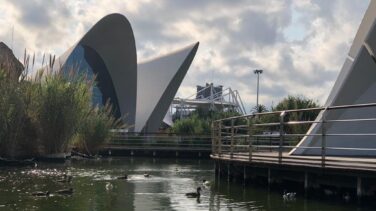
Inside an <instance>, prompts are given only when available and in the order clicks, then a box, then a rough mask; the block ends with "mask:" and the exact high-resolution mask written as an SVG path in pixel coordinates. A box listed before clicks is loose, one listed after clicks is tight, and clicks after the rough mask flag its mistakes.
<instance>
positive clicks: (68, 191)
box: [56, 188, 73, 195]
mask: <svg viewBox="0 0 376 211" xmlns="http://www.w3.org/2000/svg"><path fill="white" fill-rule="evenodd" d="M56 193H57V194H60V195H72V194H73V188H68V189H61V190H58V191H56Z"/></svg>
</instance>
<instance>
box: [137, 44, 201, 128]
mask: <svg viewBox="0 0 376 211" xmlns="http://www.w3.org/2000/svg"><path fill="white" fill-rule="evenodd" d="M198 45H199V43H195V44H192V45H190V46H188V47H185V48H183V49H181V50H178V51H176V52H173V53H170V54H168V55H166V56H163V57H159V58H155V59H153V60H150V61H147V62H144V63H141V64H139V65H138V78H137V109H136V125H135V130H136V131H142V130H143V129H144V127H145V130H144V131H157V130H158V128H159V126H160V123H161V122H162V120H163V117H164V116H165V114H166V112H167V110H168V108H169V106H170V104H171V101H172V100H173V98H174V96H175V94H176V92H177V90H178V88H179V86H180V84H181V82H182V80H183V78H184V76H185V74H186V73H187V71H188V68H189V66H190V65H191V62H192V60H193V58H194V56H195V54H196V51H197V48H198Z"/></svg>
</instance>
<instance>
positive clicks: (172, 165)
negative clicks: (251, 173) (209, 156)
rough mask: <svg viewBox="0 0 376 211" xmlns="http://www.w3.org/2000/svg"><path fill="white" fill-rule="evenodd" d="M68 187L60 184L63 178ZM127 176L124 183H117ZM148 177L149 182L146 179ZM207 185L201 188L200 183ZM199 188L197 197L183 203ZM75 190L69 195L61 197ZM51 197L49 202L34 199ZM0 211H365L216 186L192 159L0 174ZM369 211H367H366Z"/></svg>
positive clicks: (210, 168) (205, 167)
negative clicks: (65, 191) (68, 177)
mask: <svg viewBox="0 0 376 211" xmlns="http://www.w3.org/2000/svg"><path fill="white" fill-rule="evenodd" d="M64 174H67V175H71V176H72V178H73V179H72V181H71V182H66V183H61V182H58V180H61V179H62V178H63V175H64ZM124 174H127V175H129V176H128V177H129V178H128V179H127V180H119V179H117V177H119V176H122V175H124ZM144 174H149V175H150V177H145V176H144ZM203 179H206V180H208V181H211V184H210V185H207V186H205V185H203V184H202V180H203ZM199 186H201V187H202V191H201V197H200V199H199V200H197V199H195V198H187V197H186V196H185V193H187V192H195V190H196V188H197V187H199ZM67 188H73V194H71V195H70V194H68V195H59V194H57V193H56V192H57V191H58V190H61V189H67ZM36 191H50V193H51V194H50V196H48V197H45V196H33V195H32V194H33V193H34V192H36ZM0 210H54V211H59V210H142V211H144V210H368V209H366V208H359V207H357V206H356V205H354V204H346V203H339V202H330V201H318V200H308V199H304V197H301V196H299V195H298V196H297V198H296V200H290V201H284V200H283V198H282V193H280V192H278V191H268V189H267V188H262V187H261V188H260V187H248V186H247V187H246V188H244V187H243V186H242V185H241V184H235V183H228V182H227V181H226V180H221V181H215V176H214V162H213V161H210V160H190V159H153V158H139V157H134V158H104V159H100V160H84V161H71V162H66V163H64V164H56V163H54V164H51V163H38V166H37V167H33V168H31V167H28V168H26V167H25V168H0ZM369 210H371V209H369Z"/></svg>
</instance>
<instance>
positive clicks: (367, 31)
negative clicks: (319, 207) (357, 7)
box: [290, 0, 376, 156]
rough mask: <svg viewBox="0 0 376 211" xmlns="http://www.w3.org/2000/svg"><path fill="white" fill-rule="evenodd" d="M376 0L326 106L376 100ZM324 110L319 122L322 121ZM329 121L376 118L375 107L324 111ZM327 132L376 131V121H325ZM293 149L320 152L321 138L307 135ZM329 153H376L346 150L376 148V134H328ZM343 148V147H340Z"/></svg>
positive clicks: (316, 129) (316, 128)
mask: <svg viewBox="0 0 376 211" xmlns="http://www.w3.org/2000/svg"><path fill="white" fill-rule="evenodd" d="M375 53H376V0H371V3H370V5H369V7H368V9H367V11H366V13H365V15H364V17H363V20H362V22H361V24H360V27H359V30H358V32H357V34H356V36H355V39H354V42H353V44H352V46H351V49H350V52H349V53H348V56H347V59H346V61H345V63H344V65H343V67H342V69H341V72H340V73H339V76H338V78H337V81H336V82H335V84H334V87H333V89H332V91H331V92H330V95H329V97H328V99H327V101H326V103H325V106H337V105H351V104H363V103H376V56H375V55H376V54H375ZM322 116H323V112H321V113H320V114H319V116H318V117H317V119H316V121H321V120H322ZM325 118H326V119H327V120H344V119H363V118H376V108H375V107H368V108H357V109H341V110H335V111H334V110H330V111H326V112H325ZM321 130H322V129H321V125H320V124H313V125H312V126H311V128H310V129H309V131H308V135H313V134H319V133H321ZM326 133H327V134H376V121H357V122H331V123H327V124H326ZM298 146H301V147H317V148H314V149H313V148H297V149H295V150H292V151H291V152H290V154H293V155H319V154H321V149H320V147H321V137H320V136H306V137H305V138H303V139H302V141H301V142H300V143H299V144H298ZM326 146H327V147H335V148H337V149H327V150H326V154H327V155H341V156H344V155H351V156H376V151H375V150H345V149H343V148H363V149H371V148H373V149H375V148H376V137H375V136H364V135H363V136H353V135H351V136H327V137H326ZM341 148H342V149H341Z"/></svg>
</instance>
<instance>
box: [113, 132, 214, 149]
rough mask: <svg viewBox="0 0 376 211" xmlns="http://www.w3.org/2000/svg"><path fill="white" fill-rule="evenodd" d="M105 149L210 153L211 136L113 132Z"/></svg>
mask: <svg viewBox="0 0 376 211" xmlns="http://www.w3.org/2000/svg"><path fill="white" fill-rule="evenodd" d="M106 147H117V148H129V149H145V150H162V149H163V150H169V149H171V150H187V151H188V150H202V151H210V150H211V149H212V148H211V147H212V145H211V136H209V135H205V136H204V135H202V136H190V135H178V134H171V133H130V132H113V136H112V139H111V140H110V142H109V143H108V144H107V146H106Z"/></svg>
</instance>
